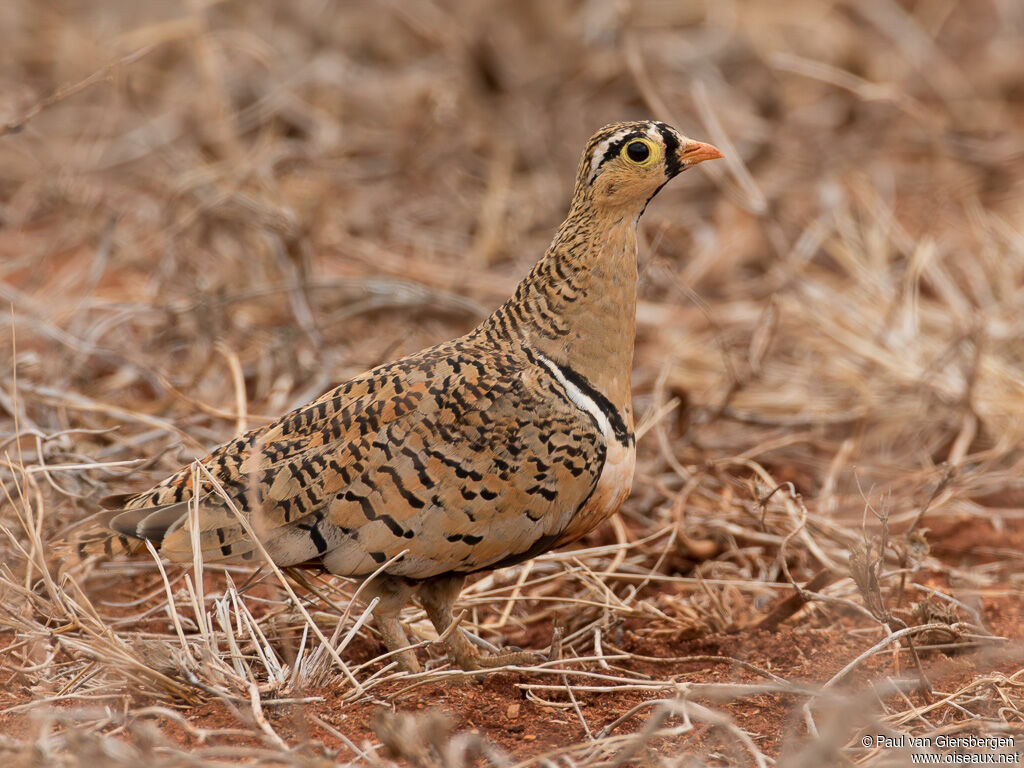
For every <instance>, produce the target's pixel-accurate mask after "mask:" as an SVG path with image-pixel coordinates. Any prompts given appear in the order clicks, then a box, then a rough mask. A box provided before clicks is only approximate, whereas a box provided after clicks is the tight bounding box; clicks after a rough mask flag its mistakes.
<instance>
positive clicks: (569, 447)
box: [81, 122, 720, 669]
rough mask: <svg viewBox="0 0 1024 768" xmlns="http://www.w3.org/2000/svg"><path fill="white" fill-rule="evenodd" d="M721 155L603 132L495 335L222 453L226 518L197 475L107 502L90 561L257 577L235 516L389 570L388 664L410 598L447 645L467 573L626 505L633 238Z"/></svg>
mask: <svg viewBox="0 0 1024 768" xmlns="http://www.w3.org/2000/svg"><path fill="white" fill-rule="evenodd" d="M637 145H641V146H637ZM719 156H720V155H719V153H718V151H717V150H716V149H714V148H713V147H710V146H709V145H707V144H701V143H699V142H694V141H691V140H690V139H687V138H685V137H684V136H682V135H680V134H679V133H678V132H677V131H675V130H674V129H672V128H670V127H669V126H667V125H665V124H663V123H656V122H636V123H620V124H616V125H610V126H608V127H606V128H604V129H602V130H601V131H599V132H598V133H597V134H596V135H594V136H593V137H592V138H591V140H590V142H589V144H588V145H587V148H586V150H585V151H584V153H583V158H582V160H581V161H580V166H579V172H578V174H577V178H576V186H575V190H574V195H573V201H572V205H571V207H570V211H569V215H568V217H567V218H566V220H565V222H564V223H563V224H562V226H561V227H560V228H559V230H558V233H557V234H556V236H555V239H554V241H553V242H552V244H551V247H550V248H549V249H548V251H547V253H546V254H545V256H544V257H543V258H542V259H541V260H540V261H539V262H538V263H537V264H536V266H534V268H533V270H532V271H531V272H530V274H529V275H527V276H526V278H525V279H524V280H523V281H522V282H521V283H520V284H519V287H518V288H517V289H516V292H515V294H514V295H513V296H512V297H511V298H510V299H509V300H508V301H507V302H506V303H505V304H504V305H503V306H502V307H500V308H499V309H498V310H496V311H495V312H494V314H493V315H491V316H490V317H489V318H488V319H487V320H485V321H484V322H483V323H481V324H480V325H479V326H478V327H477V328H475V329H473V330H472V331H470V332H469V333H468V334H466V335H465V336H462V337H460V338H458V339H454V340H452V341H448V342H446V343H444V344H439V345H437V346H435V347H431V348H430V349H426V350H423V351H422V352H419V353H417V354H414V355H410V356H408V357H404V358H401V359H399V360H396V361H394V362H391V363H387V364H385V365H382V366H379V367H377V368H374V369H373V370H371V371H368V372H366V373H364V374H362V375H361V376H358V377H356V378H354V379H352V380H351V381H348V382H346V383H344V384H342V385H341V386H339V387H337V388H335V389H332V390H331V391H329V392H327V393H326V394H324V395H323V396H321V397H320V398H318V399H317V400H315V401H314V402H312V403H310V404H308V405H305V406H303V407H301V408H298V409H296V410H294V411H292V412H291V413H288V414H286V415H284V416H282V417H281V418H280V419H278V420H277V421H276V422H274V423H273V424H270V425H267V426H264V427H260V428H257V429H254V430H252V431H250V432H248V433H247V434H245V435H244V436H242V437H239V438H237V439H235V440H232V441H230V442H228V443H225V444H224V445H222V446H220V447H219V448H217V449H216V450H214V451H213V452H212V453H211V454H210V455H209V456H207V457H206V458H204V459H202V460H201V461H202V464H203V465H204V466H205V467H206V469H207V470H208V471H209V473H210V474H211V475H213V476H214V477H216V478H217V481H218V483H219V484H220V486H221V487H222V488H223V491H224V492H225V493H226V495H227V496H228V497H229V498H230V501H231V503H228V501H227V500H225V498H224V494H222V493H221V492H220V491H219V490H217V489H216V488H215V487H214V485H213V484H212V483H211V482H209V480H208V478H206V477H205V475H202V474H197V473H194V472H193V470H192V468H191V467H186V468H184V469H182V470H181V471H180V472H178V473H177V474H175V475H172V476H171V477H169V478H167V479H166V480H164V481H163V482H161V483H159V484H158V485H156V486H154V487H153V488H151V489H150V490H147V491H143V492H141V493H135V494H129V495H124V496H116V497H110V498H107V499H104V500H103V502H102V504H103V506H104V507H105V508H107V509H110V510H112V512H111V513H110V515H109V517H108V525H109V528H110V529H112V531H114V532H115V533H109V532H108V533H106V534H102V535H99V536H94V537H92V538H91V539H89V540H87V541H85V542H83V544H82V546H81V551H82V553H83V554H88V553H91V552H95V551H105V552H107V553H108V554H110V553H112V552H114V551H115V549H119V548H124V549H127V550H129V551H133V550H137V549H138V548H139V545H140V544H141V543H142V541H143V540H146V539H148V540H150V541H153V542H154V543H155V544H157V545H158V546H159V549H160V552H161V554H162V555H163V556H164V557H166V558H168V559H170V560H173V561H179V562H185V561H190V560H191V559H192V557H193V551H192V547H193V542H194V541H198V543H199V547H200V548H201V549H202V555H203V558H204V560H205V561H206V562H211V561H243V562H244V561H259V559H260V557H261V555H260V554H259V551H258V549H257V547H256V544H255V543H254V542H253V541H252V540H251V538H250V537H249V535H248V533H247V532H246V529H245V526H243V525H242V524H241V522H240V521H239V519H238V515H237V514H236V512H235V511H234V510H233V509H232V505H233V506H234V507H235V509H237V510H238V511H239V512H240V513H241V514H242V515H243V516H244V517H245V518H246V519H247V521H248V523H249V524H250V526H251V527H252V529H253V530H254V531H255V533H256V534H257V536H258V537H259V540H260V542H261V543H262V545H263V547H264V548H265V549H266V551H267V552H268V554H269V555H270V557H271V558H272V559H273V560H274V562H276V563H277V564H278V565H280V566H289V565H298V564H302V563H309V562H315V563H319V564H321V565H322V566H323V567H324V568H326V569H327V570H328V571H330V572H332V573H335V574H339V575H342V576H349V577H356V578H358V577H366V576H368V575H370V574H371V573H373V572H374V571H375V570H376V569H378V568H379V567H380V566H381V564H383V563H385V562H387V561H389V560H392V559H393V558H397V559H395V560H394V562H393V563H391V564H390V565H389V566H388V567H387V569H386V572H385V573H384V574H383V575H381V576H378V577H377V578H376V579H374V581H373V583H372V584H371V589H370V590H369V591H370V593H371V594H372V595H376V596H378V597H380V598H381V602H380V603H379V604H378V606H377V608H376V611H375V613H376V620H377V624H378V627H379V629H380V630H381V634H382V637H383V638H384V641H385V643H386V644H387V646H388V647H389V649H390V650H392V651H399V649H401V648H402V647H404V646H405V645H407V642H406V639H405V635H404V632H403V631H402V628H401V625H400V624H399V622H398V620H397V615H398V612H399V611H400V610H401V608H402V606H403V605H404V604H405V603H406V602H407V601H408V600H409V598H410V597H411V596H412V595H413V594H414V593H416V592H418V594H419V598H420V600H421V602H422V603H423V605H424V608H425V609H426V610H427V613H428V615H429V617H430V619H431V620H432V621H433V623H434V624H435V626H436V627H437V630H438V631H439V632H443V631H444V630H445V629H446V628H447V627H448V626H449V624H450V623H451V621H452V603H453V601H454V600H455V599H456V598H457V597H458V594H459V590H460V589H461V587H462V583H463V580H464V578H465V576H466V575H467V574H470V573H473V572H476V571H480V570H485V569H491V568H499V567H502V566H505V565H511V564H513V563H518V562H521V561H523V560H526V559H529V558H531V557H534V556H536V555H538V554H540V553H542V552H545V551H547V550H549V549H552V548H554V547H558V546H561V545H563V544H567V543H569V542H572V541H575V540H576V539H578V538H580V537H581V536H583V535H584V534H586V533H587V532H588V531H590V530H592V529H593V528H594V527H595V526H596V525H598V524H599V523H601V522H602V521H603V520H605V519H607V518H608V517H609V516H610V515H612V514H614V512H615V511H616V510H617V509H618V507H619V505H620V504H621V503H622V501H623V499H624V498H625V497H626V495H627V494H628V492H629V488H630V485H631V483H632V476H633V466H634V462H635V447H634V437H633V413H632V408H631V404H630V388H629V378H630V365H631V361H632V355H633V339H634V330H635V314H636V280H637V266H636V223H637V221H638V219H639V217H640V215H641V214H642V213H643V210H644V208H645V207H646V205H647V203H648V202H649V201H650V199H651V198H652V197H653V196H654V195H655V194H656V193H657V192H658V190H660V189H661V187H662V186H663V185H664V184H665V183H666V182H667V181H668V180H669V179H670V178H671V177H672V176H674V175H676V174H677V173H678V172H679V171H681V170H683V169H684V168H686V167H689V166H691V165H695V164H696V163H698V162H700V161H702V160H706V159H710V158H714V157H719ZM195 477H198V478H199V482H198V488H195V487H194V478H195ZM195 493H198V495H199V502H198V507H199V515H198V527H199V530H198V532H194V531H192V530H191V526H190V522H189V521H190V517H189V515H188V505H189V500H190V499H191V498H192V497H193V494H195ZM403 552H404V555H402V553H403ZM399 555H401V556H400V557H399ZM446 642H447V644H448V650H449V654H450V656H451V657H452V659H453V660H454V661H456V662H457V663H459V664H460V665H462V666H463V667H466V668H478V667H480V666H492V665H493V664H495V663H500V662H504V661H508V660H514V658H515V657H516V654H511V655H509V654H503V655H500V656H497V657H484V656H481V655H480V654H479V653H477V652H476V651H475V650H474V649H473V648H472V646H470V644H469V642H468V641H467V640H466V638H465V637H464V635H463V634H462V633H461V632H453V633H451V636H450V637H449V638H448V640H447V641H446ZM399 658H400V659H401V660H402V662H403V663H404V664H405V666H407V667H408V668H410V669H415V668H417V662H416V659H415V657H414V655H413V654H412V653H411V652H409V651H404V652H400V653H399Z"/></svg>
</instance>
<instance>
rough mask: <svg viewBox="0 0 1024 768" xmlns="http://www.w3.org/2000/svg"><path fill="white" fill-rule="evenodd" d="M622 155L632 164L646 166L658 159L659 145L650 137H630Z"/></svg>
mask: <svg viewBox="0 0 1024 768" xmlns="http://www.w3.org/2000/svg"><path fill="white" fill-rule="evenodd" d="M619 154H620V156H621V157H622V158H623V159H624V160H625V161H626V162H627V163H629V164H630V165H636V166H639V167H640V168H645V167H647V166H648V165H651V164H652V163H655V162H657V160H658V154H659V152H658V145H657V144H655V143H654V142H653V141H651V140H650V139H642V138H636V139H630V140H629V141H627V142H626V143H625V144H624V145H623V147H622V152H620V153H619Z"/></svg>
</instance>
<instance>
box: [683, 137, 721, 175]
mask: <svg viewBox="0 0 1024 768" xmlns="http://www.w3.org/2000/svg"><path fill="white" fill-rule="evenodd" d="M720 157H722V153H721V152H719V151H718V148H717V147H713V146H711V145H710V144H705V143H704V142H703V141H691V142H689V143H688V144H686V145H684V146H683V147H682V148H681V149H680V150H679V162H680V163H682V164H683V165H684V166H685V167H687V168H690V167H691V166H694V165H696V164H697V163H703V162H704V161H705V160H717V159H718V158H720Z"/></svg>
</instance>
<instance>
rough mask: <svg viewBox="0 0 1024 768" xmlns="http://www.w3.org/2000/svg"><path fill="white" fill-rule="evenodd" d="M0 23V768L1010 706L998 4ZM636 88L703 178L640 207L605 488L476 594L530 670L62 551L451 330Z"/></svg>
mask: <svg viewBox="0 0 1024 768" xmlns="http://www.w3.org/2000/svg"><path fill="white" fill-rule="evenodd" d="M0 28H3V29H4V30H5V31H7V32H8V34H7V35H6V36H5V38H6V44H5V46H4V47H3V48H2V49H0V73H2V75H0V77H2V80H0V206H2V207H0V220H2V228H0V259H2V260H0V297H2V304H3V305H4V306H3V310H4V311H3V312H0V325H2V326H3V327H2V332H3V335H4V336H5V337H7V339H9V341H10V343H9V344H8V343H5V344H4V346H2V347H0V371H3V374H2V377H3V378H2V381H0V459H2V466H0V480H2V482H3V489H4V494H5V498H4V500H3V501H2V502H0V504H2V506H0V510H2V511H0V525H2V529H0V533H2V539H0V675H2V678H0V679H2V680H3V690H2V691H0V709H2V710H3V711H2V712H0V753H4V752H5V753H9V754H10V756H11V758H12V759H13V760H14V762H15V764H23V765H62V766H79V765H90V766H97V765H126V766H127V765H138V764H140V762H143V763H146V764H152V765H179V764H181V765H186V764H187V765H194V766H208V765H224V764H234V763H236V762H240V761H241V762H249V763H252V764H268V765H310V766H311V765H326V764H328V763H330V762H331V761H340V762H343V763H344V762H352V763H372V764H377V765H380V764H388V763H389V762H391V761H395V760H405V761H407V762H409V763H411V764H414V765H418V766H462V765H471V764H480V763H481V762H484V763H493V764H496V765H515V766H527V765H541V764H544V765H554V764H558V765H564V766H616V765H630V764H652V765H654V764H657V765H680V766H682V765H724V764H729V765H758V766H761V765H771V764H779V765H784V766H808V767H810V766H818V765H832V764H837V765H838V764H858V765H871V766H882V765H896V764H905V762H906V761H907V759H908V753H907V751H906V750H902V751H901V750H892V749H890V750H884V749H873V748H872V749H865V748H863V747H862V746H861V745H860V742H861V738H862V737H863V735H864V734H865V733H868V734H875V733H886V734H891V735H897V734H910V735H915V736H928V737H932V738H933V739H934V737H937V736H938V735H940V734H959V733H974V734H987V735H1005V734H1020V733H1022V731H1024V652H1022V649H1024V646H1022V640H1024V627H1022V625H1021V622H1022V621H1024V608H1022V594H1024V580H1022V578H1021V572H1022V570H1024V568H1022V565H1024V234H1022V232H1024V202H1022V201H1024V132H1022V131H1021V129H1020V126H1021V125H1022V124H1024V69H1022V67H1021V59H1020V51H1021V50H1022V49H1024V13H1022V11H1021V6H1020V5H1019V4H1018V3H1015V2H1012V0H973V1H972V2H956V1H955V0H916V1H913V2H911V1H909V0H908V2H904V3H902V4H898V3H896V2H895V1H894V0H857V2H853V0H836V1H834V2H818V1H817V0H787V2H780V3H768V2H754V1H753V0H740V1H735V2H721V3H719V2H715V3H707V5H706V7H705V6H704V5H701V4H684V3H675V2H666V1H658V0H649V1H648V2H641V1H639V0H638V1H636V2H632V3H618V2H613V1H612V0H583V1H580V2H554V3H551V2H544V1H542V0H535V1H534V0H531V1H530V2H517V3H514V4H513V3H499V2H497V0H489V1H488V2H479V3H478V2H470V0H445V1H444V2H441V1H440V0H439V1H438V2H414V3H405V2H398V1H397V0H396V1H394V2H382V3H373V4H370V3H366V4H358V5H356V4H353V6H352V7H349V6H345V7H342V6H341V5H340V4H339V5H338V6H335V5H332V4H329V3H324V2H314V1H313V0H310V1H309V2H305V1H298V2H290V3H280V4H271V3H245V2H234V1H231V2H193V3H186V4H178V3H171V2H151V3H144V4H133V3H127V2H120V1H119V0H107V1H106V2H92V3H88V2H86V3H79V4H70V3H58V2H49V1H48V2H38V1H36V0H12V1H10V2H6V3H3V4H0ZM651 115H654V116H657V117H659V118H661V119H665V120H668V121H669V122H672V123H674V124H676V125H677V126H679V127H680V128H682V129H683V130H684V131H686V132H687V133H689V134H690V135H693V136H695V137H699V138H703V139H707V140H710V141H712V142H714V143H715V144H717V145H718V146H719V147H721V148H722V149H723V150H725V151H726V154H727V155H728V161H727V163H720V164H708V166H702V168H705V167H706V168H707V173H695V174H694V175H692V176H690V175H687V176H686V177H685V178H683V179H681V180H680V181H678V182H676V183H675V184H674V185H672V187H670V188H669V189H667V190H666V191H665V192H664V193H663V194H662V196H661V197H660V198H659V200H658V201H657V203H655V204H654V205H652V206H651V209H650V210H649V211H648V213H647V215H646V217H645V220H644V222H643V225H642V227H641V241H642V256H641V260H642V262H641V268H642V273H643V280H642V285H641V306H640V311H639V326H640V329H639V338H638V352H637V364H636V369H635V374H634V390H635V392H634V394H635V402H636V406H637V412H638V413H640V414H644V415H645V420H644V428H645V429H646V433H645V436H644V438H643V439H642V441H641V443H640V452H641V457H640V464H639V468H638V477H637V481H636V485H635V489H634V493H633V495H632V497H631V499H630V500H629V501H628V502H627V504H626V506H625V508H624V510H623V512H622V514H621V516H620V518H619V519H617V520H616V521H614V525H610V526H608V527H607V528H606V529H602V530H601V531H598V532H596V533H595V534H594V535H593V536H592V537H591V538H590V539H588V540H587V542H586V543H585V544H586V547H587V548H585V549H582V550H577V551H571V552H559V553H553V554H549V555H546V556H544V557H541V558H538V559H537V560H535V561H533V562H531V563H527V564H525V565H523V566H520V567H517V568H513V569H509V570H506V571H502V572H498V573H495V574H492V575H488V576H485V577H483V578H481V579H479V580H477V581H476V582H474V583H473V584H472V586H471V587H470V588H469V589H468V590H467V591H466V593H465V596H464V601H463V603H462V605H463V607H464V608H466V610H467V615H466V618H465V619H464V622H463V624H464V626H467V627H469V628H471V629H472V630H473V631H474V632H475V633H476V634H478V635H479V636H480V637H482V638H483V639H485V640H487V641H490V642H494V643H501V642H506V641H511V642H518V643H520V644H525V645H529V646H531V647H533V648H541V649H544V646H546V645H547V644H548V643H551V642H552V632H553V629H554V630H556V632H555V641H554V643H553V647H551V648H546V649H544V650H546V652H547V653H548V656H549V661H548V662H546V663H543V664H539V665H537V666H535V667H530V668H522V669H514V670H510V671H507V672H502V673H498V674H496V675H492V676H490V677H488V678H486V679H485V680H484V681H483V682H480V681H476V682H469V683H466V682H465V681H464V680H461V678H465V677H467V676H466V675H463V674H462V673H459V672H453V671H451V670H449V669H447V667H446V666H445V665H444V663H443V658H442V657H441V655H440V654H439V652H438V650H437V647H436V646H433V645H430V644H429V641H430V640H432V639H436V638H434V637H433V636H432V635H431V632H430V630H429V626H428V624H427V622H425V621H424V620H423V617H422V615H421V613H420V612H417V611H410V613H409V614H408V619H409V622H410V624H411V626H412V629H413V631H414V633H415V634H416V635H417V636H418V637H420V638H421V639H422V640H423V641H424V644H425V646H426V648H427V650H426V651H425V653H428V654H429V656H430V658H431V659H432V661H431V663H430V664H429V665H428V670H427V671H426V672H424V673H422V674H421V675H416V676H410V675H406V674H404V673H399V672H398V671H396V668H395V666H394V665H393V664H392V663H391V662H390V660H388V659H378V658H374V657H375V656H376V655H377V654H378V653H379V649H380V646H379V645H378V644H377V642H376V640H375V636H374V633H373V630H372V625H371V626H367V624H366V623H365V620H366V618H367V614H366V612H365V610H364V608H363V607H362V606H361V605H360V604H359V603H358V602H351V597H352V594H353V589H354V586H353V585H351V584H348V583H345V582H343V581H341V580H337V579H330V578H324V577H320V576H315V575H310V574H308V573H299V572H297V573H285V574H282V573H280V572H275V571H270V570H269V569H265V570H263V571H261V572H260V573H259V574H258V576H257V577H256V578H255V579H253V577H252V574H251V572H249V571H245V570H244V569H237V568H220V567H213V566H209V565H208V566H206V567H203V566H202V564H201V563H200V564H197V565H198V568H195V567H190V568H181V567H170V566H164V565H161V564H160V563H159V562H158V561H156V560H155V559H152V560H148V561H140V562H134V563H125V562H114V563H91V564H88V565H87V566H86V567H75V568H64V567H61V565H60V563H59V550H58V546H57V543H58V542H59V541H60V540H62V539H63V538H64V537H66V536H67V535H68V534H69V532H71V531H73V529H74V526H76V525H79V524H80V523H81V521H82V520H83V519H85V518H86V517H87V516H88V515H89V514H91V513H92V512H93V511H94V510H95V503H94V499H96V498H97V497H99V496H101V495H103V494H105V493H108V492H115V491H123V490H126V489H130V488H135V487H141V486H143V485H145V484H146V483H147V482H148V481H150V480H154V479H157V478H159V477H160V476H162V475H163V474H164V473H167V472H169V471H171V470H173V469H175V468H176V467H178V466H180V464H181V463H182V462H187V461H189V460H190V459H192V458H195V457H196V456H199V455H202V453H204V452H205V449H206V448H208V447H210V446H212V445H214V444H216V443H218V442H220V441H222V440H224V439H226V438H228V437H230V436H231V435H232V434H234V433H235V432H237V431H239V430H241V429H244V428H245V427H246V425H253V424H255V423H258V422H260V421H261V420H263V419H265V418H268V417H270V416H273V415H274V414H278V413H280V412H281V411H283V410H285V409H286V408H288V407H290V406H292V405H295V404H298V403H301V402H303V401H305V400H307V399H309V398H310V397H312V396H314V395H315V394H317V393H319V392H320V391H322V390H324V389H325V388H326V387H327V386H328V385H329V384H330V383H331V382H335V381H338V380H342V379H344V378H346V377H348V376H350V375H353V374H355V373H358V372H360V371H362V370H364V369H366V368H368V367H370V366H372V365H374V364H376V363H378V362H380V361H382V360H386V359H388V358H391V357H394V356H397V355H399V354H402V353H407V352H412V351H415V350H416V349H418V348H420V347H422V346H425V345H427V344H429V343H433V342H435V341H438V340H441V339H444V338H447V337H450V336H452V335H455V334H457V333H461V332H463V331H464V330H466V329H468V328H469V327H471V326H472V325H473V324H474V323H475V322H476V321H477V319H478V318H479V317H481V315H482V314H483V313H485V312H486V311H487V308H490V307H493V306H495V305H496V304H497V303H498V302H500V301H501V300H502V299H503V298H504V297H505V296H506V295H507V294H508V293H509V292H510V290H511V288H512V287H513V286H514V285H515V283H516V281H517V279H518V278H519V276H521V275H522V274H523V273H524V272H525V271H526V269H527V268H528V266H529V265H530V264H531V263H532V261H533V260H534V259H536V258H537V257H538V255H539V254H540V253H541V252H542V250H543V248H544V247H545V246H546V244H547V241H548V239H549V237H550V235H551V233H552V231H553V230H554V227H555V226H556V225H557V223H558V221H559V220H560V217H561V215H562V213H563V211H564V209H565V205H566V198H567V195H568V191H569V190H568V186H569V183H570V180H571V177H572V173H573V169H574V167H575V162H576V153H577V152H578V151H579V147H580V146H582V143H583V141H584V140H585V139H586V137H587V136H589V134H590V133H591V132H592V131H593V129H595V128H596V127H598V126H600V125H602V124H604V123H606V122H610V121H612V120H616V119H625V118H630V117H640V116H651ZM169 604H170V605H171V606H173V610H168V605H169ZM377 707H379V708H380V709H379V712H378V714H376V715H374V714H373V713H374V710H375V708H377ZM417 707H430V708H434V707H437V708H439V709H443V710H445V711H447V712H448V713H449V714H448V715H444V714H441V713H439V712H437V711H430V712H428V713H422V712H421V713H418V714H417V713H416V709H417ZM496 707H500V712H499V713H498V714H494V711H495V708H496ZM392 709H397V710H399V712H398V713H397V714H390V713H391V712H392ZM371 729H372V730H371ZM374 733H375V734H376V735H374ZM1020 749H1021V742H1020V739H1019V737H1018V742H1017V747H1016V751H1017V752H1019V751H1020ZM938 751H942V750H938ZM1004 751H1006V752H1007V753H1010V752H1013V751H1014V748H1013V747H1010V748H1007V749H1006V750H1004Z"/></svg>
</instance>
